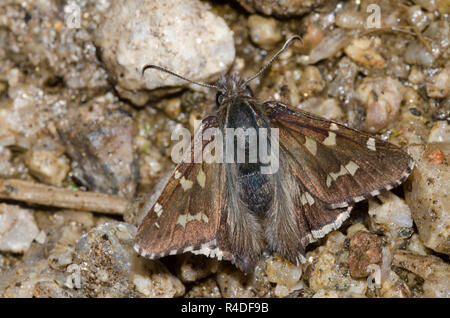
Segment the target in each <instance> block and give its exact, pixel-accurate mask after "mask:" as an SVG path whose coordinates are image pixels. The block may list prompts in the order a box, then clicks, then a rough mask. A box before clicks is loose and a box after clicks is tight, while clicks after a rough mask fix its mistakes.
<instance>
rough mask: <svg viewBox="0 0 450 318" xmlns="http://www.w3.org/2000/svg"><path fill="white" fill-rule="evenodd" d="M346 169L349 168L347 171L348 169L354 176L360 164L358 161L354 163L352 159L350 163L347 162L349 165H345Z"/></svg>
mask: <svg viewBox="0 0 450 318" xmlns="http://www.w3.org/2000/svg"><path fill="white" fill-rule="evenodd" d="M345 169H347V171H348V172H349V173H350V174H351V175H352V176H354V175H355V173H356V170H358V169H359V166H358V165H357V164H356V163H354V162H353V161H351V160H350V161H349V163H347V165H346V166H345Z"/></svg>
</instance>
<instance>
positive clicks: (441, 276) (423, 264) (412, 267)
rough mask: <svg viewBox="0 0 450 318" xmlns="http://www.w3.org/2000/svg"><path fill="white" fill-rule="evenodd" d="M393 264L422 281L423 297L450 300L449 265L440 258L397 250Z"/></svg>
mask: <svg viewBox="0 0 450 318" xmlns="http://www.w3.org/2000/svg"><path fill="white" fill-rule="evenodd" d="M393 264H394V265H395V266H398V267H402V268H405V269H407V270H409V271H411V272H413V273H414V274H417V275H418V276H420V277H422V278H423V279H424V284H423V295H424V296H425V297H433V298H434V297H439V298H450V265H449V264H447V263H445V262H444V261H442V260H441V259H440V258H438V257H436V256H433V255H427V256H422V255H418V254H415V253H412V252H409V251H402V250H397V251H396V252H395V254H394V258H393Z"/></svg>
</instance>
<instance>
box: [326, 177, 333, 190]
mask: <svg viewBox="0 0 450 318" xmlns="http://www.w3.org/2000/svg"><path fill="white" fill-rule="evenodd" d="M331 182H333V179H331V177H330V175H329V174H327V187H328V188H329V187H331Z"/></svg>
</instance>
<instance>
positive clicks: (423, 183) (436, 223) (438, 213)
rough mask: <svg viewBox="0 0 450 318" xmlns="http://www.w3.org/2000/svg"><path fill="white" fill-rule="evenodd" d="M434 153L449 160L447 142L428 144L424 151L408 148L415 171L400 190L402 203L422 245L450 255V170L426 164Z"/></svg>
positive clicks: (422, 148)
mask: <svg viewBox="0 0 450 318" xmlns="http://www.w3.org/2000/svg"><path fill="white" fill-rule="evenodd" d="M435 149H440V150H441V151H442V152H443V153H444V154H445V156H446V157H448V156H450V144H449V143H448V142H442V143H430V144H429V145H428V146H427V147H426V148H424V147H423V146H421V145H411V146H409V148H408V150H409V152H410V154H411V155H412V156H413V158H414V161H415V168H414V170H413V172H412V174H411V176H410V177H409V181H408V183H407V184H406V185H405V187H404V189H405V199H406V203H407V204H408V206H409V208H410V209H411V214H412V218H413V220H414V223H415V224H416V226H417V230H418V233H419V237H420V240H421V241H422V242H423V244H424V245H425V246H426V247H428V248H430V249H432V250H434V251H436V252H439V253H445V254H448V255H450V241H449V240H448V238H449V237H450V216H449V209H448V207H449V206H450V199H449V196H448V189H450V169H449V166H448V161H444V162H442V163H440V164H439V163H435V162H433V161H431V160H430V158H429V157H428V156H429V154H430V153H431V152H432V151H433V150H435Z"/></svg>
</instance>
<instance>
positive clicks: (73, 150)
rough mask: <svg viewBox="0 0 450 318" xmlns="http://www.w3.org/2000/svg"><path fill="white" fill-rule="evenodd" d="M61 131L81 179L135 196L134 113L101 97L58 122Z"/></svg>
mask: <svg viewBox="0 0 450 318" xmlns="http://www.w3.org/2000/svg"><path fill="white" fill-rule="evenodd" d="M58 133H59V136H60V139H61V142H62V143H63V144H64V145H65V147H66V152H67V154H68V155H69V157H70V158H71V159H72V171H73V174H74V176H75V178H76V179H77V180H78V181H79V182H81V183H82V184H83V185H84V186H86V187H88V188H89V189H90V190H92V191H99V192H103V193H109V194H118V195H119V196H122V197H125V198H133V197H134V194H135V191H136V185H137V179H138V171H137V169H138V168H137V162H136V159H135V157H134V144H135V138H134V127H133V119H132V118H131V116H130V114H128V113H126V112H125V111H123V110H121V109H120V108H119V107H117V106H116V105H113V104H110V103H109V97H108V96H105V97H104V98H97V99H94V100H91V101H89V102H88V103H87V105H83V106H81V107H78V108H76V109H73V110H71V111H70V112H69V113H68V114H67V115H66V116H65V117H64V118H63V119H62V120H61V121H60V122H59V123H58Z"/></svg>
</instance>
